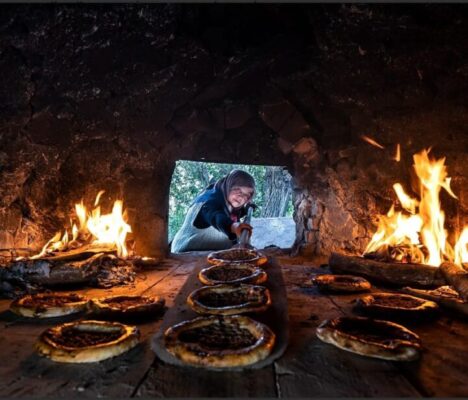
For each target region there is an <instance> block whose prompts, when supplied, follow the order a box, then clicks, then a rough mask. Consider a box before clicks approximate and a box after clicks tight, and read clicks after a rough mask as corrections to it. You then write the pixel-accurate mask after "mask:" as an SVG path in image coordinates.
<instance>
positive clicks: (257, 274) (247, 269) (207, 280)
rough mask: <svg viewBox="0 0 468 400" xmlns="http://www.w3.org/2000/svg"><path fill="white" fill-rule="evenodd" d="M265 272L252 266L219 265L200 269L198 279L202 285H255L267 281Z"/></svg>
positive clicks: (242, 264) (244, 264) (243, 264)
mask: <svg viewBox="0 0 468 400" xmlns="http://www.w3.org/2000/svg"><path fill="white" fill-rule="evenodd" d="M267 278H268V276H267V274H266V272H265V271H264V270H263V269H261V268H258V267H256V266H255V265H252V264H246V263H233V264H219V265H213V266H211V267H208V268H204V269H202V270H201V271H200V272H199V273H198V279H199V280H200V281H201V282H202V283H203V284H204V285H219V284H235V283H250V284H252V285H257V284H260V283H263V282H265V281H266V280H267Z"/></svg>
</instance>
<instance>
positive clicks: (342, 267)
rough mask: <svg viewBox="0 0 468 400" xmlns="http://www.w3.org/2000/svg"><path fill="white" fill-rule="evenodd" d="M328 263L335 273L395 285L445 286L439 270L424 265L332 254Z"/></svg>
mask: <svg viewBox="0 0 468 400" xmlns="http://www.w3.org/2000/svg"><path fill="white" fill-rule="evenodd" d="M328 263H329V265H330V269H331V270H332V271H333V272H334V273H338V274H353V275H361V276H364V277H365V278H369V279H371V280H375V281H379V282H383V283H391V284H394V285H409V286H412V285H416V286H420V287H430V286H441V285H444V284H445V280H444V278H443V277H442V275H441V273H440V271H439V268H435V267H431V266H429V265H424V264H403V263H398V262H380V261H374V260H370V259H367V258H363V257H358V256H346V255H343V254H338V253H332V254H331V256H330V259H329V261H328Z"/></svg>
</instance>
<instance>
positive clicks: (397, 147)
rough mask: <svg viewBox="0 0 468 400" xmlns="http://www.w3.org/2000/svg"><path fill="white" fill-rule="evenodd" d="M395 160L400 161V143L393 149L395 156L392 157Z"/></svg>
mask: <svg viewBox="0 0 468 400" xmlns="http://www.w3.org/2000/svg"><path fill="white" fill-rule="evenodd" d="M393 159H394V160H395V161H400V160H401V151H400V143H398V144H397V145H396V150H395V157H393Z"/></svg>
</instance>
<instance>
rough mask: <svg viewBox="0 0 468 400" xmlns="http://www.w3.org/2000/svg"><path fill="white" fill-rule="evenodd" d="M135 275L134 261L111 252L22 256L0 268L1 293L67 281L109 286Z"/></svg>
mask: <svg viewBox="0 0 468 400" xmlns="http://www.w3.org/2000/svg"><path fill="white" fill-rule="evenodd" d="M68 257H71V255H70V254H69V255H68ZM81 257H83V254H80V253H76V254H75V258H78V259H79V258H81ZM134 277H135V272H134V268H133V265H132V264H131V263H129V262H127V261H125V260H123V259H121V258H118V257H116V256H114V255H112V254H105V253H97V254H93V255H92V256H91V257H89V256H88V257H87V258H86V259H84V260H73V261H69V260H67V261H64V260H63V259H62V258H60V257H58V258H54V257H51V258H42V259H22V260H17V261H13V262H11V263H10V264H7V265H6V266H3V267H1V268H0V283H1V285H0V294H1V295H4V296H6V297H16V296H17V295H21V294H30V293H32V292H37V291H38V290H40V287H48V286H56V285H68V284H91V285H94V286H98V287H104V288H107V287H111V286H115V285H120V284H126V283H130V282H133V281H134Z"/></svg>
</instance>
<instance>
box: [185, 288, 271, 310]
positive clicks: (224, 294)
mask: <svg viewBox="0 0 468 400" xmlns="http://www.w3.org/2000/svg"><path fill="white" fill-rule="evenodd" d="M187 303H188V305H189V306H190V307H191V308H192V309H193V310H194V311H195V312H197V313H199V314H213V315H234V314H244V313H251V312H262V311H265V310H266V309H267V308H268V307H270V305H271V296H270V291H269V290H268V289H267V288H266V287H264V286H257V285H245V284H238V285H215V286H204V287H202V288H200V289H197V290H194V291H193V292H192V293H190V295H189V297H188V298H187Z"/></svg>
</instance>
